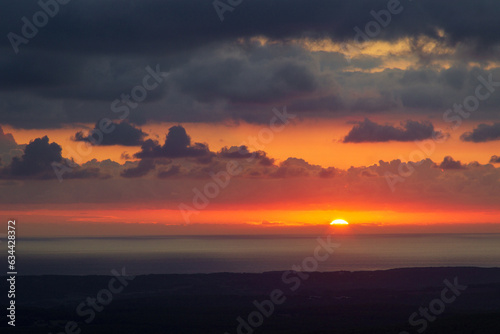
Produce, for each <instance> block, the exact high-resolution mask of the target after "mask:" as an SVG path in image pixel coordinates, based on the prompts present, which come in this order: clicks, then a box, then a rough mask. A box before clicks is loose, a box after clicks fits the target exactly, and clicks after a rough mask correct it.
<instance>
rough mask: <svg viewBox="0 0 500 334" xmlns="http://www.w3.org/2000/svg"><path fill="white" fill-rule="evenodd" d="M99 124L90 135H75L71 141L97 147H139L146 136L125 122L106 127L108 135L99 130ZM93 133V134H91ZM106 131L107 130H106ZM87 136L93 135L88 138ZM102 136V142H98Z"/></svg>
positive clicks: (81, 133) (79, 133)
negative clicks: (83, 142) (96, 145)
mask: <svg viewBox="0 0 500 334" xmlns="http://www.w3.org/2000/svg"><path fill="white" fill-rule="evenodd" d="M99 123H100V122H97V123H96V125H95V127H94V129H93V130H91V131H90V134H84V133H83V132H82V131H79V132H77V133H75V137H74V138H73V140H75V141H86V142H90V143H92V144H93V143H96V144H98V145H104V146H109V145H123V146H140V145H142V144H143V143H144V137H146V136H147V134H146V133H145V132H143V131H142V130H141V129H139V128H136V127H134V126H133V125H130V124H129V123H127V122H121V123H114V122H110V124H107V125H106V129H109V131H110V132H109V133H103V132H102V131H101V130H100V126H99ZM93 131H94V133H93ZM107 131H108V130H107ZM89 135H93V136H92V137H89ZM100 136H102V140H99V139H100V138H101V137H100Z"/></svg>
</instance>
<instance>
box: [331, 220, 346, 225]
mask: <svg viewBox="0 0 500 334" xmlns="http://www.w3.org/2000/svg"><path fill="white" fill-rule="evenodd" d="M330 225H349V223H348V222H346V221H345V220H343V219H335V220H334V221H332V222H331V223H330Z"/></svg>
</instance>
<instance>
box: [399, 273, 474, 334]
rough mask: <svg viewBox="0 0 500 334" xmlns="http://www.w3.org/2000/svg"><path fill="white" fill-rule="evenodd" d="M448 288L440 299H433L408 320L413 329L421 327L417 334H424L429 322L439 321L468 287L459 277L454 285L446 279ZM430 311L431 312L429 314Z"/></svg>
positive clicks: (444, 289)
mask: <svg viewBox="0 0 500 334" xmlns="http://www.w3.org/2000/svg"><path fill="white" fill-rule="evenodd" d="M443 283H444V285H445V286H446V287H445V288H443V290H441V295H440V297H439V298H435V299H433V300H432V301H431V302H430V303H429V306H428V307H422V306H421V307H420V308H419V309H418V312H413V313H412V314H411V315H410V317H409V318H408V323H409V324H410V326H412V327H419V328H418V329H416V331H417V333H423V332H424V331H425V330H426V329H427V327H428V326H429V322H433V321H435V320H436V319H437V316H439V315H441V314H443V312H444V311H445V310H446V304H451V303H453V302H455V300H456V299H457V297H459V296H460V295H461V294H462V292H463V291H465V290H466V289H467V286H466V285H461V284H459V283H458V277H455V278H454V280H453V283H451V282H450V281H449V280H447V279H445V280H444V281H443ZM429 311H430V312H429ZM399 334H411V333H410V332H407V331H403V332H400V333H399Z"/></svg>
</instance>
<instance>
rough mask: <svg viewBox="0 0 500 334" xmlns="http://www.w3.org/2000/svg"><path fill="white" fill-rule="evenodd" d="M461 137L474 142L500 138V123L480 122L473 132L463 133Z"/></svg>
mask: <svg viewBox="0 0 500 334" xmlns="http://www.w3.org/2000/svg"><path fill="white" fill-rule="evenodd" d="M460 139H461V140H463V141H468V142H473V143H484V142H487V141H493V140H500V123H493V124H479V125H478V126H477V128H475V129H474V130H472V132H466V133H464V134H462V135H461V136H460Z"/></svg>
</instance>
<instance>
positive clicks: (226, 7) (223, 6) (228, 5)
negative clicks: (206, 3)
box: [212, 0, 243, 22]
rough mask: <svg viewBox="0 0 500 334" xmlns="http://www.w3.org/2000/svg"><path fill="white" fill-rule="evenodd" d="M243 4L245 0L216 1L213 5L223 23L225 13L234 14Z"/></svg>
mask: <svg viewBox="0 0 500 334" xmlns="http://www.w3.org/2000/svg"><path fill="white" fill-rule="evenodd" d="M242 2H243V0H226V1H223V0H215V1H214V2H212V5H213V6H214V9H215V12H216V13H217V16H218V17H219V19H220V21H221V22H223V21H224V13H225V12H230V13H232V12H233V11H234V10H235V9H236V7H238V6H239V5H241V3H242Z"/></svg>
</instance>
